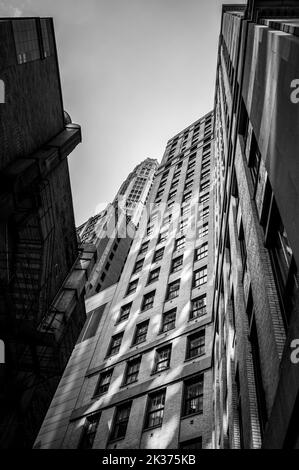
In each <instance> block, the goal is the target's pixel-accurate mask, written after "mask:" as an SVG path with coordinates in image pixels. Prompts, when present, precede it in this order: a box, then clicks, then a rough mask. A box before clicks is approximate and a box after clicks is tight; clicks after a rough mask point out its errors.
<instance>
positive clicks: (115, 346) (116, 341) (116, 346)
mask: <svg viewBox="0 0 299 470" xmlns="http://www.w3.org/2000/svg"><path fill="white" fill-rule="evenodd" d="M123 335H124V334H123V333H119V334H118V335H115V336H112V338H111V342H110V346H109V349H108V354H107V356H114V355H115V354H117V353H118V352H119V350H120V345H121V342H122V339H123Z"/></svg>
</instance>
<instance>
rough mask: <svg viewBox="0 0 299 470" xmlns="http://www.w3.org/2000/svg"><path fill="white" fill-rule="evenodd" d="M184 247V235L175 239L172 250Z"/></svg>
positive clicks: (179, 249)
mask: <svg viewBox="0 0 299 470" xmlns="http://www.w3.org/2000/svg"><path fill="white" fill-rule="evenodd" d="M184 248H185V237H181V238H178V239H177V240H176V241H175V245H174V251H181V250H183V249H184Z"/></svg>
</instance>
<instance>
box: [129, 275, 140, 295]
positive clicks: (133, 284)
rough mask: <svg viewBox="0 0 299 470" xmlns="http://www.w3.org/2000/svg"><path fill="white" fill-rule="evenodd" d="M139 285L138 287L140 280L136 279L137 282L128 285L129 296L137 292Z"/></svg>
mask: <svg viewBox="0 0 299 470" xmlns="http://www.w3.org/2000/svg"><path fill="white" fill-rule="evenodd" d="M137 285H138V279H136V281H132V282H130V283H129V285H128V289H127V295H130V294H132V293H133V292H135V291H136V289H137Z"/></svg>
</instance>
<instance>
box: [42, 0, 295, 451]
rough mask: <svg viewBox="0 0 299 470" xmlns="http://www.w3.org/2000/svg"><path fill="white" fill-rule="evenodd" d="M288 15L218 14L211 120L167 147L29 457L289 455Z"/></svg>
mask: <svg viewBox="0 0 299 470" xmlns="http://www.w3.org/2000/svg"><path fill="white" fill-rule="evenodd" d="M298 25H299V6H298V2H297V1H296V2H295V1H292V0H289V1H288V0H286V1H279V0H277V1H275V0H268V1H267V0H249V1H248V4H247V5H224V6H223V11H222V22H221V34H220V41H219V51H218V63H217V76H216V92H215V106H214V110H213V111H212V112H211V113H209V114H207V115H206V116H204V117H203V118H202V119H200V120H198V121H196V122H195V123H194V124H192V125H191V126H189V127H188V128H186V129H185V130H183V131H182V132H180V133H179V134H177V135H176V136H175V137H173V138H172V139H171V140H170V141H169V142H168V144H167V147H166V151H165V154H164V157H163V159H162V163H161V165H160V167H159V169H158V171H157V174H156V177H155V180H154V184H153V187H152V190H151V193H150V197H149V200H148V203H147V213H146V223H142V224H139V228H138V231H137V233H136V237H135V239H134V242H133V244H132V246H131V249H130V252H129V255H128V257H127V260H126V263H125V264H124V268H123V272H122V275H121V277H120V280H119V282H118V283H116V284H114V285H112V286H110V287H109V288H108V289H105V290H103V291H102V292H99V293H98V294H96V295H93V296H92V297H90V298H89V299H87V302H86V306H87V311H88V314H89V321H88V322H87V323H86V324H85V326H84V328H83V330H82V333H81V335H80V338H79V342H78V344H77V345H76V348H75V349H74V352H73V354H72V357H71V359H70V361H69V364H68V366H67V368H66V371H65V374H64V376H63V378H62V380H61V382H60V385H59V388H58V389H57V392H56V394H55V397H54V399H53V401H52V404H51V407H50V408H49V411H48V414H47V416H46V419H45V421H44V423H43V425H42V428H41V430H40V433H39V435H38V438H37V440H36V444H35V445H36V447H41V448H108V449H125V448H129V449H137V448H147V449H148V448H157V449H167V448H178V447H180V448H185V449H198V448H215V449H220V448H232V449H240V448H249V449H256V448H261V447H264V448H270V449H275V448H287V449H289V448H299V426H298V412H299V374H298V367H299V315H298V310H299V301H298V299H299V297H298V292H299V291H298V271H297V267H298V263H299V243H298V235H297V234H298V232H299V218H298V207H299V194H298V181H299V167H298V157H297V148H298V143H299V142H298V140H299V133H298V128H299V42H298Z"/></svg>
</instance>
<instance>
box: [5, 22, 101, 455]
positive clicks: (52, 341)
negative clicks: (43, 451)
mask: <svg viewBox="0 0 299 470" xmlns="http://www.w3.org/2000/svg"><path fill="white" fill-rule="evenodd" d="M0 42H1V71H0V76H1V80H2V81H3V83H4V84H5V100H4V103H3V104H1V105H0V116H1V120H0V181H1V184H0V332H1V340H3V342H4V345H5V364H4V365H1V369H0V374H1V389H0V447H1V448H9V447H30V446H32V445H33V442H34V439H35V437H36V434H37V432H38V429H39V427H40V425H41V423H42V420H43V418H44V415H45V413H46V411H47V409H48V406H49V404H50V402H51V399H52V397H53V394H54V392H55V390H56V388H57V385H58V383H59V380H60V378H61V375H62V372H63V370H64V367H65V365H66V364H67V362H68V359H69V357H70V354H71V352H72V350H73V347H74V345H75V343H76V341H77V338H78V335H79V333H80V331H81V330H82V327H83V325H84V323H85V319H86V314H85V305H84V285H85V279H86V276H87V273H88V270H89V269H90V267H91V265H92V263H93V262H94V258H95V250H94V248H93V247H86V249H83V248H82V247H81V248H80V247H78V243H77V236H76V229H75V222H74V214H73V206H72V197H71V187H70V180H69V172H68V163H67V157H68V155H69V154H70V153H71V152H72V150H73V149H74V148H75V147H76V146H77V145H78V144H79V143H80V142H81V129H80V126H78V125H77V124H73V123H72V122H71V119H70V117H69V115H68V114H67V113H65V112H64V110H63V103H62V95H61V86H60V78H59V69H58V63H57V52H56V46H55V37H54V28H53V22H52V19H49V18H17V19H9V18H4V19H1V21H0Z"/></svg>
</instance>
